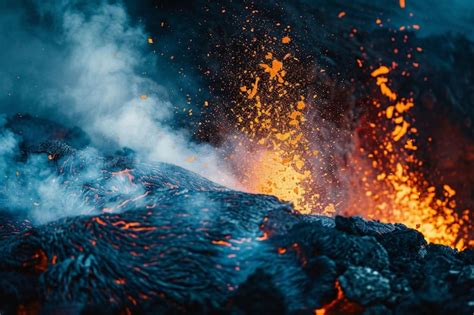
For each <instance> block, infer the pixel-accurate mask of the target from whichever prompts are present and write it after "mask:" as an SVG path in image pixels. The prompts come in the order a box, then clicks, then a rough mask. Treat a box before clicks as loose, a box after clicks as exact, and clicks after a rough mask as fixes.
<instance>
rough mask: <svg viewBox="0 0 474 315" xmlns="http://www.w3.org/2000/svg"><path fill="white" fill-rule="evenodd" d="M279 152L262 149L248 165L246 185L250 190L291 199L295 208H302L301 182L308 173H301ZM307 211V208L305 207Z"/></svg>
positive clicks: (302, 189)
mask: <svg viewBox="0 0 474 315" xmlns="http://www.w3.org/2000/svg"><path fill="white" fill-rule="evenodd" d="M280 154H281V153H280V152H273V151H263V152H260V153H258V157H257V159H256V160H255V162H254V163H253V165H251V166H250V168H251V169H250V174H252V177H251V178H249V180H248V184H247V185H246V187H247V188H248V189H249V190H250V191H254V192H259V193H263V194H270V195H275V196H278V197H279V198H281V199H283V200H289V201H292V202H293V204H294V206H295V208H297V209H304V207H305V205H304V197H305V189H304V187H303V185H302V184H303V183H304V181H305V180H307V179H308V177H309V174H308V173H301V172H299V171H298V170H297V169H296V166H295V165H292V164H291V162H292V161H291V160H290V161H289V160H285V159H284V157H282V156H281V155H280ZM306 210H308V211H309V209H306Z"/></svg>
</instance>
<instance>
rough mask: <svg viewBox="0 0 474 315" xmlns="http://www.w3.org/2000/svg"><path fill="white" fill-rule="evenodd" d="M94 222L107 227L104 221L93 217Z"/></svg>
mask: <svg viewBox="0 0 474 315" xmlns="http://www.w3.org/2000/svg"><path fill="white" fill-rule="evenodd" d="M94 221H95V222H97V223H99V224H100V225H107V223H105V222H104V221H102V220H101V219H100V218H99V217H95V218H94Z"/></svg>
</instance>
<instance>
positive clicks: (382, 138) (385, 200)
mask: <svg viewBox="0 0 474 315" xmlns="http://www.w3.org/2000/svg"><path fill="white" fill-rule="evenodd" d="M389 72H390V70H389V68H388V67H385V66H381V67H379V68H378V69H376V70H375V71H373V72H372V73H371V75H372V77H374V78H375V79H376V84H377V85H379V87H380V92H381V94H382V95H384V96H386V97H387V98H388V99H389V101H391V102H395V101H396V100H397V96H396V94H395V93H393V92H391V91H390V88H389V87H388V85H387V84H388V78H387V77H386V76H385V75H387V74H388V73H389ZM380 82H382V83H380ZM375 104H377V105H380V104H379V103H378V102H375ZM414 106H415V105H414V103H413V100H411V99H408V100H407V99H401V100H398V101H396V103H395V104H390V103H389V105H388V106H387V107H386V108H382V114H381V115H378V117H379V119H380V120H381V121H378V122H377V123H374V125H375V126H381V127H385V126H387V127H388V128H389V129H388V131H387V133H383V132H380V131H381V130H382V129H380V130H378V129H375V130H374V133H373V136H372V137H373V139H372V140H373V141H374V142H375V143H376V144H378V145H379V147H378V148H376V149H375V150H372V151H369V153H368V155H367V157H368V158H369V159H370V160H371V161H372V162H371V166H372V168H370V167H365V166H363V165H364V162H363V161H361V162H360V163H359V169H358V170H357V172H362V174H363V177H362V179H361V181H362V183H363V185H362V187H363V189H362V192H361V193H362V194H363V195H365V197H366V200H365V201H364V203H366V205H365V206H364V207H362V208H363V209H366V210H365V211H364V212H360V211H361V206H360V201H359V202H358V204H357V206H356V207H352V208H350V209H348V213H349V214H362V215H364V216H366V217H368V218H371V219H378V220H381V221H383V222H402V223H404V224H406V225H407V226H409V227H411V228H415V229H418V230H419V231H420V232H421V233H423V235H424V236H425V238H426V239H427V240H428V241H429V242H434V243H441V244H446V245H450V246H455V247H456V248H458V249H462V248H464V247H465V246H466V245H468V244H466V241H465V239H467V237H466V235H467V233H468V226H467V225H468V222H469V210H465V211H464V212H463V213H462V214H460V211H456V202H455V200H454V199H453V197H454V196H455V194H456V192H455V190H454V189H453V188H451V187H450V186H448V185H443V190H442V193H441V194H440V191H439V189H438V190H437V189H436V187H434V186H431V185H430V184H429V183H428V182H427V181H426V180H425V179H424V176H423V174H422V173H421V172H418V171H416V167H417V166H420V165H422V162H421V161H419V160H418V159H417V158H416V157H415V155H414V154H410V153H408V152H410V151H411V152H414V151H416V150H417V146H415V144H414V143H415V139H414V138H413V136H414V135H416V133H417V129H416V128H411V127H410V126H411V123H410V117H409V116H408V114H409V111H410V109H411V108H413V107H414ZM390 128H391V131H390ZM399 142H401V144H399ZM403 149H405V150H403ZM359 152H361V153H364V152H366V151H365V150H364V149H363V148H360V150H359ZM353 158H354V160H356V161H357V158H356V157H355V156H353ZM356 185H358V184H356ZM440 195H441V196H440ZM355 199H358V200H360V199H361V198H360V196H359V197H357V198H355ZM362 199H363V198H362ZM356 208H357V209H356ZM471 242H472V241H471ZM471 245H472V244H471Z"/></svg>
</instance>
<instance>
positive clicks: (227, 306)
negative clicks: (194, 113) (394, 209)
mask: <svg viewBox="0 0 474 315" xmlns="http://www.w3.org/2000/svg"><path fill="white" fill-rule="evenodd" d="M32 130H33V131H34V134H35V137H30V136H29V132H30V131H32ZM40 131H42V132H40ZM1 134H2V136H3V137H4V138H5V137H6V136H7V135H9V136H10V137H12V138H14V139H16V147H15V148H12V152H14V154H12V156H11V161H10V162H11V163H10V164H9V167H10V168H12V169H13V170H20V171H16V172H15V171H14V172H13V175H12V176H13V178H7V180H8V182H10V183H11V182H15V181H18V182H19V185H18V186H17V187H18V188H19V189H21V187H22V185H21V184H20V183H23V187H24V189H27V186H28V185H27V184H25V183H27V182H28V181H30V180H31V179H28V178H26V179H22V177H23V176H26V175H24V174H27V173H28V168H29V167H31V165H32V161H38V160H40V161H42V163H35V164H34V165H35V167H37V168H35V171H36V172H38V173H45V172H46V173H47V174H49V175H48V177H49V178H50V177H51V176H54V182H55V183H56V184H57V185H58V186H57V188H56V190H57V191H56V192H57V193H58V194H62V195H61V196H62V198H63V199H64V200H63V203H61V207H65V208H73V209H74V210H77V214H76V215H68V216H66V217H64V218H60V219H56V220H50V221H49V222H47V223H36V222H37V221H38V220H36V221H35V220H34V218H31V217H30V216H31V213H32V212H31V211H21V209H19V208H17V209H12V208H9V203H8V202H2V215H1V224H0V248H1V250H0V255H1V259H0V266H1V268H0V273H1V277H0V301H1V302H0V305H1V307H0V311H1V313H2V314H132V313H133V314H135V313H139V314H142V313H144V314H157V313H159V314H184V313H195V314H391V313H393V314H428V313H430V314H472V312H473V310H474V305H473V297H474V291H473V288H474V277H473V275H474V267H473V266H474V251H473V250H472V249H465V250H463V251H457V250H456V249H453V248H450V247H448V246H444V245H437V244H428V243H427V242H426V241H425V239H424V237H423V235H422V234H421V233H420V232H418V231H416V230H413V229H410V228H408V227H406V226H404V225H402V224H383V223H380V222H377V221H366V220H364V219H362V218H360V217H343V216H336V217H335V218H329V217H325V216H316V215H303V214H300V213H299V212H297V211H295V210H294V209H293V208H292V206H291V204H289V203H286V202H283V201H280V200H279V199H277V198H276V197H273V196H269V195H261V194H249V193H243V192H239V191H235V190H230V189H227V188H225V187H223V186H221V185H218V184H215V183H213V182H211V181H209V180H207V179H205V178H203V177H201V176H199V175H197V174H195V173H192V172H190V171H187V170H184V169H182V168H180V167H177V166H173V165H170V164H165V163H155V164H147V163H144V162H141V161H139V160H138V159H137V158H136V157H135V156H134V154H133V151H131V150H126V149H124V150H120V151H118V152H115V153H113V154H105V153H104V154H101V153H100V152H94V153H93V154H91V153H90V152H89V151H87V149H86V148H87V147H88V145H87V143H88V140H87V139H88V137H87V135H86V134H85V133H84V132H82V131H81V130H77V129H74V130H70V129H67V128H65V127H63V126H61V125H59V124H56V123H53V122H51V121H47V120H42V119H37V118H33V117H30V116H21V115H20V116H16V117H12V118H10V119H9V120H8V121H7V122H6V123H5V124H4V126H3V127H2V130H1ZM43 162H44V163H43ZM91 166H94V169H96V170H97V171H96V172H91ZM38 167H41V169H38ZM23 173H24V174H23ZM31 176H32V175H31ZM36 176H39V175H36ZM23 180H24V182H23ZM1 193H2V195H1V198H2V200H3V201H5V200H11V196H8V194H11V193H12V191H10V190H8V188H7V185H3V186H2V192H1ZM9 198H10V199H9ZM40 202H45V201H44V200H43V201H40ZM40 202H39V203H40ZM10 205H11V206H13V203H11V204H10ZM35 205H36V206H37V207H38V208H39V210H42V206H41V204H39V205H38V204H35V203H34V204H33V207H34V206H35ZM64 210H65V209H64ZM65 211H66V210H65ZM38 216H40V217H41V212H38V213H36V218H38Z"/></svg>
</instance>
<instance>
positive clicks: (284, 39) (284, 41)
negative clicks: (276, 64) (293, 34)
mask: <svg viewBox="0 0 474 315" xmlns="http://www.w3.org/2000/svg"><path fill="white" fill-rule="evenodd" d="M290 41H291V38H290V37H288V36H285V37H283V38H282V39H281V42H282V43H283V44H289V43H290Z"/></svg>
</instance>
